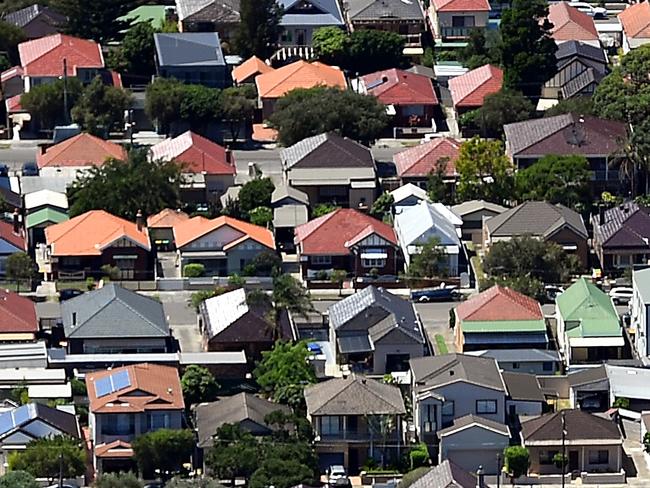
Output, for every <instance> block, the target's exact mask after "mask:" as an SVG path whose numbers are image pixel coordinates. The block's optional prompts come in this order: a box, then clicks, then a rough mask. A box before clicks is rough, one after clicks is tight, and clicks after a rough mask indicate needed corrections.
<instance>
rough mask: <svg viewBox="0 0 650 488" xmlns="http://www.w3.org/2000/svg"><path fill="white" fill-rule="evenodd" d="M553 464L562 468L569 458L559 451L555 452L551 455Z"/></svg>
mask: <svg viewBox="0 0 650 488" xmlns="http://www.w3.org/2000/svg"><path fill="white" fill-rule="evenodd" d="M552 461H553V464H555V467H556V468H558V469H563V468H564V467H565V466H566V465H567V463H568V462H569V459H568V457H567V456H565V455H564V454H562V453H561V452H556V453H555V455H554V456H553V459H552Z"/></svg>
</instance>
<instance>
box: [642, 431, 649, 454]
mask: <svg viewBox="0 0 650 488" xmlns="http://www.w3.org/2000/svg"><path fill="white" fill-rule="evenodd" d="M643 450H644V451H645V452H647V453H649V454H650V432H646V433H645V435H644V436H643Z"/></svg>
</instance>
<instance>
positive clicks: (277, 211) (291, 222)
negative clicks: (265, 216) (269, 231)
mask: <svg viewBox="0 0 650 488" xmlns="http://www.w3.org/2000/svg"><path fill="white" fill-rule="evenodd" d="M271 208H272V209H273V230H274V231H275V242H276V244H277V246H278V248H280V249H283V250H287V251H293V250H295V244H294V242H293V238H294V234H295V230H296V227H298V226H299V225H302V224H305V223H307V220H309V218H308V209H309V196H308V195H307V194H306V193H305V192H302V191H300V190H297V189H295V188H293V187H292V186H289V185H287V184H280V185H277V186H276V187H275V189H274V190H273V193H272V194H271Z"/></svg>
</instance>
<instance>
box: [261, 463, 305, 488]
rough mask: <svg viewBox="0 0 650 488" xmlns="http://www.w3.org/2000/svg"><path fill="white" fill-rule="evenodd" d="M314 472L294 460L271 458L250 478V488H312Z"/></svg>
mask: <svg viewBox="0 0 650 488" xmlns="http://www.w3.org/2000/svg"><path fill="white" fill-rule="evenodd" d="M314 479H315V477H314V471H313V470H312V469H311V468H309V466H305V465H304V464H302V463H301V462H299V461H297V460H295V459H290V458H289V459H286V458H285V459H282V458H273V459H270V460H268V461H265V462H264V463H262V465H261V466H260V467H259V469H257V470H256V471H255V473H253V476H251V479H250V483H249V486H250V488H267V487H269V486H274V487H275V488H291V487H292V486H297V485H306V486H312V485H313V483H314Z"/></svg>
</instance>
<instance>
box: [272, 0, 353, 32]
mask: <svg viewBox="0 0 650 488" xmlns="http://www.w3.org/2000/svg"><path fill="white" fill-rule="evenodd" d="M278 3H279V4H280V6H281V7H282V9H283V10H284V15H282V20H281V21H280V25H283V26H294V25H295V26H301V25H311V26H330V25H332V26H342V25H344V22H343V13H342V12H341V7H340V6H339V3H338V1H337V0H307V1H304V0H279V1H278Z"/></svg>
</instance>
